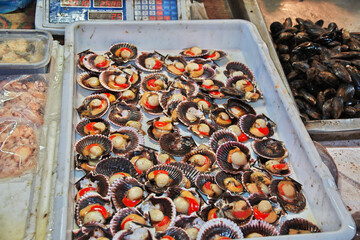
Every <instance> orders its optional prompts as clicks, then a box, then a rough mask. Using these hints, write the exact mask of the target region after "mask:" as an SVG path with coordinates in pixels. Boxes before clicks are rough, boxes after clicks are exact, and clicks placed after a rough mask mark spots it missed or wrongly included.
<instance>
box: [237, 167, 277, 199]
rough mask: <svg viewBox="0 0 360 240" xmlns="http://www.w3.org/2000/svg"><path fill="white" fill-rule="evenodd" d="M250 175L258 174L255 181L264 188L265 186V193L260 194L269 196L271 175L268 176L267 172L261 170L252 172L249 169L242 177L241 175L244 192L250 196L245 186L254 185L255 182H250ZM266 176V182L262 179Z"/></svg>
mask: <svg viewBox="0 0 360 240" xmlns="http://www.w3.org/2000/svg"><path fill="white" fill-rule="evenodd" d="M252 173H255V174H256V173H259V174H258V175H259V177H257V180H259V182H262V183H263V184H265V186H267V190H266V191H267V192H264V191H262V193H264V194H266V195H270V183H271V180H272V179H273V177H272V175H271V174H269V173H268V172H265V171H263V170H255V169H254V170H252V169H249V170H246V171H245V172H244V173H243V175H242V183H243V186H244V188H245V189H246V191H248V192H249V193H250V194H251V192H250V191H249V189H248V188H247V184H249V183H256V182H257V181H255V182H253V181H252V180H251V174H252ZM264 175H265V176H266V177H267V178H268V180H266V179H264V177H263V176H264Z"/></svg>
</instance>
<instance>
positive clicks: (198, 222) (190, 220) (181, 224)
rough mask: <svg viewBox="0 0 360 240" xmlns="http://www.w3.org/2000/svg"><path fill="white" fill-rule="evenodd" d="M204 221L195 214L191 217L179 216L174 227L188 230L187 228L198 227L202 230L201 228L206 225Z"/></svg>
mask: <svg viewBox="0 0 360 240" xmlns="http://www.w3.org/2000/svg"><path fill="white" fill-rule="evenodd" d="M204 223H205V222H204V220H202V219H201V218H200V217H199V216H198V215H197V214H196V213H195V212H193V213H192V214H191V215H188V216H187V215H178V216H176V218H175V223H174V226H175V227H178V228H182V229H184V230H186V229H187V228H193V227H196V228H198V229H200V227H201V226H202V225H203V224H204Z"/></svg>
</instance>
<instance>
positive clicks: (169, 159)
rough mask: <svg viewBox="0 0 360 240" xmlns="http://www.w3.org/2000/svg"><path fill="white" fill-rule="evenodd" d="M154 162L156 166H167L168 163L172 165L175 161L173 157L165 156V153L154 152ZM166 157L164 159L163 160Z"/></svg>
mask: <svg viewBox="0 0 360 240" xmlns="http://www.w3.org/2000/svg"><path fill="white" fill-rule="evenodd" d="M155 155H156V162H157V164H169V163H174V162H176V160H175V159H174V157H173V156H171V155H169V154H167V153H159V152H156V153H155ZM165 156H166V159H165V158H164V157H165Z"/></svg>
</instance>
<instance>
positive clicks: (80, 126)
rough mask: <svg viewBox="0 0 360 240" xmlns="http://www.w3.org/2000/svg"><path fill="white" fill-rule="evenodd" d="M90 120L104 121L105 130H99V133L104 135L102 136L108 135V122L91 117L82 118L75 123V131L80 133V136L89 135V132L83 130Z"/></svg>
mask: <svg viewBox="0 0 360 240" xmlns="http://www.w3.org/2000/svg"><path fill="white" fill-rule="evenodd" d="M91 122H102V123H104V124H105V127H106V128H105V131H103V132H100V133H99V134H101V135H104V136H108V135H109V133H110V123H109V122H108V121H107V120H105V119H102V118H98V119H92V120H90V119H83V120H81V121H80V122H79V123H78V124H77V125H76V128H75V130H76V132H77V133H78V134H80V135H81V136H83V137H84V136H87V135H91V134H86V133H85V131H84V128H85V126H86V125H87V124H89V123H91Z"/></svg>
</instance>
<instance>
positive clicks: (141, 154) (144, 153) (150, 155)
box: [127, 145, 156, 175]
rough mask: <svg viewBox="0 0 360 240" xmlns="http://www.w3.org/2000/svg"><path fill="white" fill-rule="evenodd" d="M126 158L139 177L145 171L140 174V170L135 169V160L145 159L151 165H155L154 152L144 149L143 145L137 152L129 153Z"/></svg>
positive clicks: (147, 148)
mask: <svg viewBox="0 0 360 240" xmlns="http://www.w3.org/2000/svg"><path fill="white" fill-rule="evenodd" d="M127 158H128V159H129V160H130V162H131V163H132V164H133V165H134V166H135V169H136V170H137V172H138V173H139V174H141V175H144V174H145V172H146V171H143V172H141V171H140V170H138V169H137V167H136V162H137V160H139V159H140V158H146V159H148V160H149V161H151V162H152V165H156V155H155V150H153V149H151V148H149V147H145V146H144V145H143V146H141V148H140V149H139V150H136V151H132V152H129V154H128V155H127Z"/></svg>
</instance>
